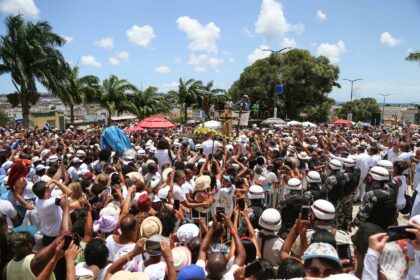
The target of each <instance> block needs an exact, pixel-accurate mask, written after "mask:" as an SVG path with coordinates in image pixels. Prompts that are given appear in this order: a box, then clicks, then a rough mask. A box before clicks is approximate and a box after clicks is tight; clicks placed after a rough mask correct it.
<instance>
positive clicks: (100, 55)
mask: <svg viewBox="0 0 420 280" xmlns="http://www.w3.org/2000/svg"><path fill="white" fill-rule="evenodd" d="M17 13H21V14H23V15H24V16H25V19H26V20H34V21H37V20H46V21H48V22H49V23H50V24H51V25H52V26H53V28H54V31H55V32H56V33H58V34H60V35H62V36H63V37H65V38H66V39H67V44H66V45H65V46H64V47H63V48H62V52H63V55H64V57H65V58H66V60H67V61H69V62H70V63H71V64H72V65H78V66H79V67H80V74H81V75H86V74H93V75H96V76H98V77H99V78H100V79H101V80H103V79H105V78H107V77H108V76H109V75H110V74H115V75H117V76H118V77H119V78H123V79H127V80H128V81H130V82H132V83H133V84H135V85H136V86H138V87H143V88H145V87H147V86H157V87H158V88H159V91H161V92H166V91H168V90H171V89H176V87H177V84H178V79H179V78H180V77H181V78H183V79H189V78H194V79H199V80H203V81H204V82H207V81H210V80H213V81H214V82H215V86H216V87H221V88H225V89H229V87H230V85H231V84H232V83H233V82H234V81H235V80H237V79H238V78H239V75H240V74H241V73H242V71H243V69H244V68H245V67H247V66H249V65H251V64H252V62H254V61H255V60H257V59H260V58H263V57H265V56H268V55H269V52H265V51H263V49H265V48H271V49H274V50H276V49H280V48H282V47H295V48H302V49H307V50H309V51H310V52H311V53H312V54H313V55H325V56H327V57H328V58H329V59H330V61H331V62H332V63H334V64H336V65H338V66H339V67H340V78H339V80H338V82H339V83H340V84H341V86H342V88H341V89H337V88H335V89H334V90H333V92H332V93H331V94H330V96H331V97H332V98H334V99H335V100H336V101H337V102H343V101H349V100H350V83H349V82H347V81H345V80H343V79H346V78H347V79H356V78H363V80H362V81H358V82H356V83H355V84H354V89H353V95H354V96H353V98H354V99H356V98H361V97H373V98H375V99H377V100H378V102H379V103H382V97H381V96H378V94H379V93H390V94H392V95H390V96H388V97H387V100H386V101H387V102H386V103H411V102H412V103H420V65H419V64H418V63H413V62H407V61H405V60H404V58H405V57H406V56H407V54H408V53H409V52H410V51H412V50H420V36H419V34H418V30H417V29H418V26H420V2H419V1H417V0H407V1H391V0H384V1H379V0H372V1H362V0H355V1H334V0H323V1H320V0H309V1H308V0H283V1H276V0H247V1H243V0H242V1H241V0H224V1H223V0H213V1H203V0H202V1H197V0H183V1H169V0H166V1H165V0H155V1H139V0H120V1H100V0H88V1H86V0H85V1H81V0H73V1H47V0H0V34H1V35H3V34H4V33H5V23H4V21H5V18H6V17H7V16H8V15H10V14H17ZM286 90H287V89H286ZM13 91H14V87H13V85H12V83H11V81H10V76H8V75H2V76H0V94H6V93H10V92H13ZM39 91H40V92H43V91H44V89H42V88H41V87H40V88H39Z"/></svg>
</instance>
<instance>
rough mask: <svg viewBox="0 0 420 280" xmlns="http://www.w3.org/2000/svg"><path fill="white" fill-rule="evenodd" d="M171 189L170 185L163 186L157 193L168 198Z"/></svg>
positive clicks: (163, 197) (160, 196) (161, 197)
mask: <svg viewBox="0 0 420 280" xmlns="http://www.w3.org/2000/svg"><path fill="white" fill-rule="evenodd" d="M170 189H171V187H169V186H166V187H164V188H161V189H160V190H159V191H158V193H157V195H158V197H159V198H160V199H167V198H168V194H169V191H170Z"/></svg>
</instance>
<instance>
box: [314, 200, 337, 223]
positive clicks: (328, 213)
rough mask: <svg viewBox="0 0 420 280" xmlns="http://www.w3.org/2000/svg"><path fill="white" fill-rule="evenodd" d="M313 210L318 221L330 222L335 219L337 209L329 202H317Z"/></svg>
mask: <svg viewBox="0 0 420 280" xmlns="http://www.w3.org/2000/svg"><path fill="white" fill-rule="evenodd" d="M311 209H312V212H313V213H314V215H315V217H316V218H317V219H318V220H322V221H330V220H333V219H334V218H335V207H334V205H333V204H332V203H331V202H329V201H327V200H324V199H318V200H315V202H314V203H313V204H312V206H311Z"/></svg>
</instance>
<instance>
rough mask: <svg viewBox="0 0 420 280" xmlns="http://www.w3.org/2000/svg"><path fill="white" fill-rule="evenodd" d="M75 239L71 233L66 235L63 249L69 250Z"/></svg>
mask: <svg viewBox="0 0 420 280" xmlns="http://www.w3.org/2000/svg"><path fill="white" fill-rule="evenodd" d="M72 240H73V236H71V235H64V245H63V251H65V250H67V249H68V248H69V246H70V243H71V241H72Z"/></svg>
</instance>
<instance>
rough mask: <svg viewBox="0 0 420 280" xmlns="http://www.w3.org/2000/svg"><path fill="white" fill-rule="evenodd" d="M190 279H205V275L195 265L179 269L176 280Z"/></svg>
mask: <svg viewBox="0 0 420 280" xmlns="http://www.w3.org/2000/svg"><path fill="white" fill-rule="evenodd" d="M192 279H206V274H205V273H204V270H203V268H201V267H200V266H198V265H196V264H190V265H188V266H186V267H184V268H183V269H181V270H180V271H179V273H178V275H177V277H176V280H192Z"/></svg>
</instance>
